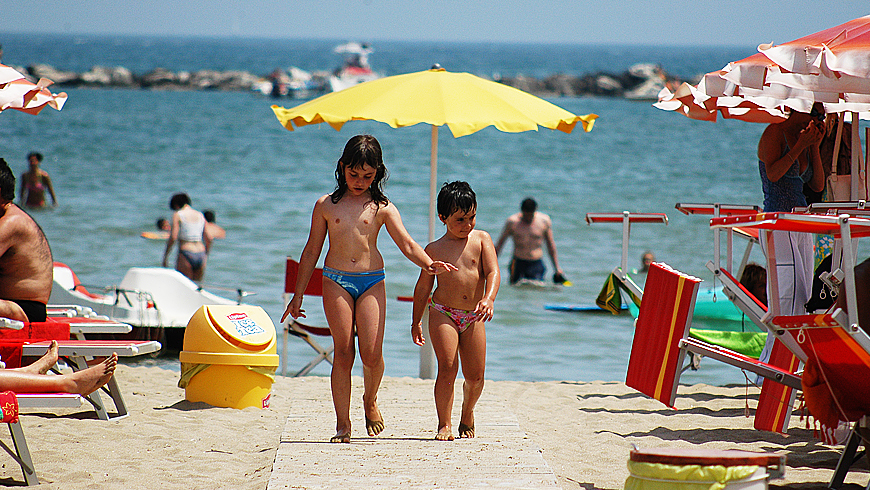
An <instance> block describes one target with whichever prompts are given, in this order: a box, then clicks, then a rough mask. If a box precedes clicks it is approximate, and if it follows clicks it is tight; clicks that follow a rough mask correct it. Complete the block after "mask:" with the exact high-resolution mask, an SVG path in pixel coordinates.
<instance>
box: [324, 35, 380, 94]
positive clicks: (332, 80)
mask: <svg viewBox="0 0 870 490" xmlns="http://www.w3.org/2000/svg"><path fill="white" fill-rule="evenodd" d="M332 51H333V52H334V53H339V54H346V55H347V56H346V57H345V59H344V64H343V65H342V66H341V68H339V69H338V70H336V71H335V73H334V74H333V75H332V76H330V77H329V87H330V88H331V89H332V91H333V92H338V91H339V90H344V89H346V88H348V87H352V86H354V85H357V84H360V83H363V82H368V81H371V80H377V79H378V78H380V75H378V74H377V73H375V72H374V71H372V67H371V66H370V65H369V55H370V54H371V53H372V52H373V51H374V50H373V49H372V48H371V46H369V45H368V44H367V43H358V42H349V43H345V44H340V45H338V46H336V47H335V49H333V50H332Z"/></svg>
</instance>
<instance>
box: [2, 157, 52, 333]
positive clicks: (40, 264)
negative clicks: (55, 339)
mask: <svg viewBox="0 0 870 490" xmlns="http://www.w3.org/2000/svg"><path fill="white" fill-rule="evenodd" d="M14 200H15V176H14V175H13V174H12V170H11V169H10V168H9V165H8V164H7V163H6V160H4V159H2V158H0V317H6V318H11V319H13V320H20V321H23V322H27V321H30V322H44V321H45V316H46V315H45V305H46V303H48V298H49V296H50V295H51V282H52V280H53V277H54V267H53V261H52V257H51V249H50V248H49V246H48V240H47V239H46V238H45V234H44V233H43V232H42V229H41V228H40V227H39V225H38V224H36V221H33V218H31V217H30V215H28V214H27V213H25V212H24V211H23V210H22V209H21V208H19V207H18V206H16V205H15V203H14V202H13V201H14Z"/></svg>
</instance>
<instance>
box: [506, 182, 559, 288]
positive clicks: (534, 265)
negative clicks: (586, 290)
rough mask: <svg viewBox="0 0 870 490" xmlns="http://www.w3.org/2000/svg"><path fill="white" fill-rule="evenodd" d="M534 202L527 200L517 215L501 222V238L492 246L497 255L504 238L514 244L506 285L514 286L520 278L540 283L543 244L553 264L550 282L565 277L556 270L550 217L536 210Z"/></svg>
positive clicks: (541, 277) (557, 266) (536, 205)
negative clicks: (553, 271) (502, 225)
mask: <svg viewBox="0 0 870 490" xmlns="http://www.w3.org/2000/svg"><path fill="white" fill-rule="evenodd" d="M537 209H538V203H537V202H535V200H534V199H532V198H531V197H527V198H526V199H524V200H523V202H522V204H521V205H520V212H519V213H517V214H514V215H513V216H511V217H509V218H508V219H507V221H505V224H504V229H503V230H502V232H501V236H500V237H499V238H498V241H497V242H496V244H495V251H496V253H497V254H501V248H502V246H504V243H505V241H506V240H507V239H508V237H510V238H513V241H514V255H513V258H512V259H511V263H510V283H511V284H516V283H517V281H519V280H520V279H529V280H532V281H543V280H544V272H545V271H546V267H545V266H544V261H543V256H544V249H543V244H544V243H546V244H547V252H549V254H550V260H552V261H553V268H554V269H555V270H556V273H555V274H553V282H555V283H557V284H562V283H564V282H565V276H564V275H562V268H561V267H559V257H558V255H557V254H556V242H555V240H553V224H552V222H551V221H550V217H549V216H547V215H546V214H544V213H539V212H538V211H537Z"/></svg>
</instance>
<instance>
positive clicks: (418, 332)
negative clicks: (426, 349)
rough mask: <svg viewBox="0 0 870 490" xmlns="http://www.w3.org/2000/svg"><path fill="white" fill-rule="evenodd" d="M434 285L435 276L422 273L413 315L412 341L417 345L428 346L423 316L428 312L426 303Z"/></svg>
mask: <svg viewBox="0 0 870 490" xmlns="http://www.w3.org/2000/svg"><path fill="white" fill-rule="evenodd" d="M434 284H435V276H433V275H432V274H427V273H426V272H425V271H420V277H418V278H417V285H416V286H414V307H413V310H412V314H411V340H413V341H414V343H415V344H417V345H424V344H426V339H425V338H423V314H424V313H425V312H426V301H427V300H428V299H429V293H430V292H432V286H433V285H434Z"/></svg>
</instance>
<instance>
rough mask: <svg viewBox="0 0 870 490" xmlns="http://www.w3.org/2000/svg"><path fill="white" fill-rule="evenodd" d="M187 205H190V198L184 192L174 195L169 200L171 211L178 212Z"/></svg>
mask: <svg viewBox="0 0 870 490" xmlns="http://www.w3.org/2000/svg"><path fill="white" fill-rule="evenodd" d="M185 204H190V196H188V195H187V194H185V193H183V192H179V193H178V194H174V195H173V196H172V199H170V200H169V209H171V210H173V211H176V210H179V209H181V208H183V207H184V205H185Z"/></svg>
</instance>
